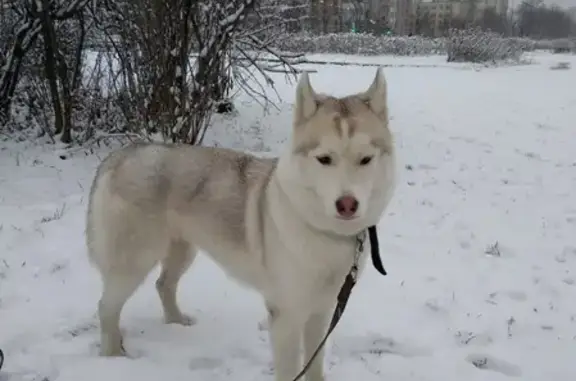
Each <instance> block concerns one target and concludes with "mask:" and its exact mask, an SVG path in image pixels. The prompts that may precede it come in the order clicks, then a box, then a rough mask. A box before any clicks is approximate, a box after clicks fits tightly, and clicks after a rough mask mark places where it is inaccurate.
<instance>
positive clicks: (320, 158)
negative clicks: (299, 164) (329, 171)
mask: <svg viewBox="0 0 576 381" xmlns="http://www.w3.org/2000/svg"><path fill="white" fill-rule="evenodd" d="M316 160H318V162H319V163H320V164H322V165H330V164H332V158H331V157H330V156H328V155H324V156H316Z"/></svg>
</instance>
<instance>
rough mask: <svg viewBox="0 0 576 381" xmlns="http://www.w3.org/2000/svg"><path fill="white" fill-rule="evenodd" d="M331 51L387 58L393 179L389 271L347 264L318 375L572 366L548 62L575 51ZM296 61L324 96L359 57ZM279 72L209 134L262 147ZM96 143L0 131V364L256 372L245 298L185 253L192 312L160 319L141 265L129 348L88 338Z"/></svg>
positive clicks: (560, 178)
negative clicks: (265, 100)
mask: <svg viewBox="0 0 576 381" xmlns="http://www.w3.org/2000/svg"><path fill="white" fill-rule="evenodd" d="M319 58H320V59H323V60H329V59H331V58H330V57H326V56H324V57H322V56H320V57H319ZM340 58H341V59H343V60H346V61H348V62H368V61H369V62H371V63H382V64H386V63H387V62H392V61H394V62H393V63H394V65H393V66H391V67H387V68H385V74H386V76H387V81H388V86H389V100H390V110H391V128H392V130H393V132H394V134H395V136H396V140H397V145H398V151H399V164H398V165H399V186H398V188H397V191H396V194H395V196H394V199H393V201H392V204H391V205H390V208H389V209H388V211H387V215H386V216H385V217H384V218H383V220H382V222H381V223H380V224H379V232H380V241H381V252H382V256H383V261H384V265H385V267H386V269H387V270H388V273H389V275H388V276H387V277H381V276H380V275H379V274H378V273H377V272H376V271H374V270H373V269H372V268H368V269H367V271H366V272H365V277H364V278H362V279H361V281H360V283H359V284H358V286H357V288H356V289H355V291H354V293H353V295H352V297H351V301H350V304H349V306H348V309H347V311H346V313H345V315H344V317H343V319H342V321H341V323H340V325H339V326H338V328H337V329H336V331H335V333H334V335H333V340H332V341H331V343H330V352H329V355H328V357H327V360H326V362H327V364H328V367H327V369H328V374H327V380H330V381H344V380H349V379H352V378H353V379H358V380H362V381H371V380H382V379H384V380H419V381H424V380H429V381H437V380H445V381H457V380H458V381H459V380H466V381H477V380H486V381H498V380H509V379H521V380H523V381H542V380H543V379H548V380H554V381H573V380H574V379H576V365H575V363H574V359H575V357H574V354H575V348H576V303H574V301H575V300H576V236H575V235H574V231H575V229H576V201H575V199H574V195H573V192H574V189H576V156H575V155H574V152H575V151H576V150H575V148H576V129H575V128H574V120H576V92H574V88H576V75H574V73H572V72H571V70H563V71H558V70H556V71H555V70H550V66H552V65H553V64H555V63H557V62H558V61H567V62H571V64H572V67H575V64H576V57H574V56H562V55H549V54H545V53H534V54H532V55H531V57H530V58H531V59H532V61H533V62H532V64H531V65H520V66H513V67H501V68H482V67H476V66H470V65H463V64H454V65H450V64H442V65H436V63H439V61H438V59H437V57H432V58H429V62H428V63H429V65H424V66H425V67H419V65H420V64H426V61H427V59H424V58H421V57H416V58H402V59H401V60H400V59H395V58H386V57H379V58H375V57H370V59H369V60H368V59H366V58H365V57H343V56H340ZM378 59H379V60H380V61H378ZM399 60H400V61H401V62H400V61H399ZM396 63H398V64H396ZM307 68H308V69H315V70H317V72H316V73H314V74H312V75H311V80H312V83H313V85H314V86H315V87H316V88H317V89H318V91H323V92H333V93H335V94H338V95H342V94H346V93H349V92H355V91H359V90H362V89H363V88H364V87H366V86H368V85H369V83H370V81H371V80H372V78H373V75H374V68H371V67H359V66H336V65H317V66H314V65H308V66H307ZM283 78H284V77H283V76H282V75H277V74H274V79H275V80H276V83H277V86H278V91H279V93H280V95H281V97H282V98H283V100H284V102H283V103H281V104H280V105H279V109H278V110H275V109H270V110H268V111H267V112H265V113H264V112H262V109H261V107H260V106H259V105H258V104H257V103H256V102H254V101H252V100H250V99H247V98H240V99H239V100H238V101H237V106H238V109H239V115H237V116H235V117H222V116H217V117H215V122H216V123H217V125H218V126H217V128H216V129H215V130H214V131H212V132H211V133H210V136H209V139H208V140H209V141H208V142H209V143H211V144H216V143H218V144H220V145H223V146H229V147H234V148H239V149H248V150H253V151H261V152H263V154H274V153H277V152H278V151H279V149H281V147H282V144H283V143H284V142H285V141H286V138H287V137H288V135H289V132H290V117H291V114H290V113H291V102H292V100H293V91H294V84H293V83H291V84H290V83H286V82H285V81H284V80H283ZM107 151H109V149H100V150H96V152H95V153H94V154H89V155H85V154H84V153H83V152H82V151H80V152H79V153H76V154H75V155H74V156H72V157H71V158H69V159H67V160H61V159H59V158H58V154H57V153H56V152H55V151H54V147H50V146H46V145H33V144H30V143H10V142H3V143H0V253H1V254H0V348H2V349H3V350H4V352H5V354H6V362H5V366H4V369H3V370H2V371H1V372H0V380H2V381H5V380H9V381H23V380H38V381H40V380H50V381H78V380H84V381H96V380H98V381H100V380H103V379H105V380H108V381H116V380H118V381H119V380H140V381H157V380H159V379H166V380H170V381H180V380H182V381H183V380H187V381H189V380H206V381H218V380H228V379H230V378H232V379H234V380H272V379H273V376H272V372H271V353H270V348H269V342H268V337H267V332H265V331H260V330H259V329H258V322H259V321H260V320H261V319H262V318H263V317H264V316H265V315H264V308H263V306H262V304H261V301H260V299H259V297H258V296H257V295H256V294H255V293H254V292H252V291H250V290H248V289H245V288H243V287H240V286H238V285H237V284H236V283H235V282H234V281H232V280H230V279H228V278H227V277H226V276H225V275H224V273H223V272H222V271H221V270H220V269H219V268H218V267H216V265H214V264H213V263H212V262H210V261H209V260H208V259H207V258H206V257H203V256H201V257H200V258H199V259H198V261H197V263H195V265H194V266H193V268H192V269H191V270H190V271H189V272H188V273H187V274H186V275H185V277H184V279H183V281H182V284H181V287H180V290H179V294H178V296H179V300H180V301H181V305H182V307H183V309H185V310H186V311H187V312H191V313H192V314H195V315H196V317H198V319H199V322H198V324H197V325H195V326H192V327H181V326H173V325H170V326H168V325H164V324H163V323H162V322H161V319H162V311H161V306H160V302H159V300H158V297H157V296H156V291H155V289H154V285H153V283H154V282H153V279H154V278H155V277H156V276H157V272H155V273H154V274H152V275H151V276H150V278H149V279H148V281H147V282H146V283H145V284H144V285H143V286H142V287H141V289H140V290H139V291H138V292H137V293H136V294H135V295H134V296H133V298H132V299H131V300H130V301H129V302H128V304H127V305H126V308H125V310H124V313H123V316H122V327H123V329H124V330H125V344H126V348H127V350H128V352H129V353H130V358H118V359H105V358H100V357H98V356H97V344H98V333H99V331H98V325H97V320H96V318H95V310H96V303H97V300H98V298H99V293H100V282H99V278H98V276H97V273H96V271H95V270H93V269H92V268H91V267H90V266H89V264H88V262H87V259H86V255H85V248H84V241H83V230H84V218H85V217H84V216H85V207H86V200H87V197H88V190H89V187H90V182H91V180H92V177H93V175H94V169H95V167H96V165H97V164H98V162H99V160H100V159H101V158H102V157H103V156H104V155H105V154H106V152H107ZM473 364H475V365H473Z"/></svg>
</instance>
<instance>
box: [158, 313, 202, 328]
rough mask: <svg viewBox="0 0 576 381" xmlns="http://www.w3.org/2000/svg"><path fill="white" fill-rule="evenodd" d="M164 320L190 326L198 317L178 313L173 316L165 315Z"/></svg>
mask: <svg viewBox="0 0 576 381" xmlns="http://www.w3.org/2000/svg"><path fill="white" fill-rule="evenodd" d="M164 321H165V322H166V324H180V325H184V326H191V325H194V324H196V323H197V322H198V319H196V318H195V317H194V316H191V315H186V314H179V315H175V316H167V317H166V319H164Z"/></svg>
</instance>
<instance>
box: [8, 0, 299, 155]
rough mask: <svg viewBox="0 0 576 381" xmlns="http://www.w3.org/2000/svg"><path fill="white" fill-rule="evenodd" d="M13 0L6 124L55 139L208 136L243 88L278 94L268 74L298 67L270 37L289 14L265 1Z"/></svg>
mask: <svg viewBox="0 0 576 381" xmlns="http://www.w3.org/2000/svg"><path fill="white" fill-rule="evenodd" d="M264 2H266V3H267V4H268V5H270V4H271V3H270V1H264ZM8 8H9V11H10V12H8V13H9V16H10V17H9V18H8V19H10V20H11V22H12V24H11V26H10V27H9V28H6V31H7V32H6V31H4V32H6V33H4V34H2V35H1V36H0V43H3V45H2V52H3V53H2V54H0V60H1V61H2V64H3V65H2V67H3V70H2V72H0V112H1V113H2V115H4V118H3V123H2V124H0V128H4V129H8V130H12V131H16V130H18V131H24V130H26V131H28V132H29V131H30V130H34V131H37V133H39V134H40V135H48V136H49V137H50V138H51V139H52V140H53V141H54V140H55V139H54V137H55V136H56V135H59V138H60V140H61V141H62V142H65V143H70V142H77V143H85V142H92V141H98V140H101V139H103V138H105V137H110V136H120V135H122V136H127V135H128V136H133V137H140V138H145V139H154V138H155V137H156V136H157V135H158V137H159V138H161V139H163V140H171V141H173V142H184V143H189V144H200V143H202V140H203V137H204V134H205V133H206V129H207V128H208V127H209V126H210V121H211V115H212V113H213V112H214V110H215V109H218V108H219V107H220V106H221V105H222V104H223V103H228V104H230V103H231V100H230V98H231V97H232V95H233V94H232V90H233V88H234V87H236V88H238V89H244V90H246V91H248V92H249V93H250V94H252V95H254V96H256V97H259V98H260V99H264V100H265V101H268V99H267V98H266V96H265V95H264V93H265V92H264V91H261V89H260V90H259V88H258V87H257V86H261V87H263V86H265V85H273V81H272V80H271V77H270V76H269V74H267V73H269V72H284V73H295V72H296V69H295V68H294V66H293V65H294V64H295V63H297V62H298V61H299V60H300V55H299V54H280V53H278V52H276V51H275V50H274V49H272V48H271V44H272V42H273V41H275V40H276V39H277V34H278V33H279V32H281V31H283V30H284V29H283V28H284V27H283V24H282V20H280V19H279V18H278V17H275V16H274V13H273V12H272V11H270V8H268V12H264V11H263V9H265V8H262V9H261V8H259V2H258V1H257V0H233V1H228V0H213V1H195V0H143V1H141V2H133V1H128V0H118V1H112V0H93V1H88V0H63V1H55V0H23V1H21V2H13V3H11V4H10V5H9V7H8ZM254 25H257V27H254ZM0 32H2V30H1V28H0ZM4 36H8V37H6V38H4ZM39 42H41V43H39ZM4 52H6V53H4ZM263 55H264V56H265V57H266V58H268V59H270V58H272V59H273V61H274V63H267V64H264V63H262V56H263ZM39 57H41V58H40V59H39ZM16 89H18V91H16ZM2 126H4V127H2Z"/></svg>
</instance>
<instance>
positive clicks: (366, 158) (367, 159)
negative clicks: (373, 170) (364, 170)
mask: <svg viewBox="0 0 576 381" xmlns="http://www.w3.org/2000/svg"><path fill="white" fill-rule="evenodd" d="M371 161H372V156H364V157H363V158H362V160H360V165H368V164H370V162H371Z"/></svg>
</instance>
